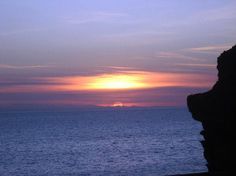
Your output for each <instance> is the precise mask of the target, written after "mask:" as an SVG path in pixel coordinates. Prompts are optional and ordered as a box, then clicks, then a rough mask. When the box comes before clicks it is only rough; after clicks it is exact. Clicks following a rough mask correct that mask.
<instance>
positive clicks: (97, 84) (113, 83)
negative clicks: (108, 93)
mask: <svg viewBox="0 0 236 176" xmlns="http://www.w3.org/2000/svg"><path fill="white" fill-rule="evenodd" d="M145 86H146V84H145V83H144V82H142V79H141V78H139V77H137V76H134V75H104V76H100V77H97V79H95V80H93V81H92V82H91V83H89V84H88V88H90V89H137V88H143V87H145Z"/></svg>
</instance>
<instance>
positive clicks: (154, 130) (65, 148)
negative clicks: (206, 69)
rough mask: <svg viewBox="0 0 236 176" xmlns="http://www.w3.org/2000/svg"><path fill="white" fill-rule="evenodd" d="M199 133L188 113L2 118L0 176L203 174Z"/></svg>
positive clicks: (120, 111)
mask: <svg viewBox="0 0 236 176" xmlns="http://www.w3.org/2000/svg"><path fill="white" fill-rule="evenodd" d="M201 128H202V127H201V125H200V123H198V122H196V121H194V120H193V119H192V118H191V114H190V113H189V112H188V111H187V109H185V108H100V109H99V108H88V109H79V110H69V111H58V110H50V111H15V112H12V111H8V112H0V175H1V176H13V175H14V176H28V175H29V176H44V175H45V176H64V175H65V176H67V175H68V176H76V175H83V176H85V175H105V176H106V175H124V176H125V175H135V176H139V175H140V176H144V175H155V176H161V175H171V174H184V173H193V172H203V171H206V167H205V164H206V162H205V160H204V157H203V149H202V147H201V145H200V142H199V141H200V140H201V136H200V135H199V132H200V131H201Z"/></svg>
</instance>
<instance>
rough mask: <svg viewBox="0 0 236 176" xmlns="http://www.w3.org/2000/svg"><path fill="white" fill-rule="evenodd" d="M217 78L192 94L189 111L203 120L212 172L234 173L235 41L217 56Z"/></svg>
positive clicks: (207, 155) (197, 118)
mask: <svg viewBox="0 0 236 176" xmlns="http://www.w3.org/2000/svg"><path fill="white" fill-rule="evenodd" d="M217 62H218V65H217V69H218V81H217V82H216V83H215V85H214V86H213V88H212V89H211V90H209V91H208V92H205V93H199V94H195V95H189V96H188V98H187V103H188V108H189V111H190V112H191V113H192V116H193V118H194V119H195V120H198V121H200V122H201V123H202V126H203V131H202V132H201V134H202V135H203V137H204V141H201V143H202V145H203V148H204V156H205V158H206V160H207V162H208V163H207V167H208V170H209V172H223V173H232V172H233V170H234V167H235V166H236V164H235V163H236V161H235V160H236V158H235V153H236V152H235V151H236V146H235V144H234V143H235V142H236V135H235V131H236V124H235V121H236V120H235V119H236V45H235V46H234V47H232V48H231V49H230V50H228V51H224V52H223V53H222V54H221V55H220V56H219V57H218V60H217Z"/></svg>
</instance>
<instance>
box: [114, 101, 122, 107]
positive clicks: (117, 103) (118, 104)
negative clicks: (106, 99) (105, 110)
mask: <svg viewBox="0 0 236 176" xmlns="http://www.w3.org/2000/svg"><path fill="white" fill-rule="evenodd" d="M123 106H124V104H123V103H121V102H115V103H113V105H112V107H123Z"/></svg>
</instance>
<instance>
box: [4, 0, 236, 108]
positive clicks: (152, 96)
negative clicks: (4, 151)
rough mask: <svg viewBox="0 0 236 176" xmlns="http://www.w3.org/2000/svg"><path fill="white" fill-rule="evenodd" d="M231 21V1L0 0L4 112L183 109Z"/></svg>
mask: <svg viewBox="0 0 236 176" xmlns="http://www.w3.org/2000/svg"><path fill="white" fill-rule="evenodd" d="M235 21H236V1H235V0H224V1H222V0H204V1H203V0H178V1H177V0H160V1H159V0H1V1H0V108H6V107H20V106H29V107H30V106H51V105H53V106H91V105H92V106H94V105H95V106H185V104H186V96H187V95H188V94H190V93H196V92H199V91H205V90H208V89H209V88H210V87H211V86H212V85H213V83H214V82H215V81H216V79H217V70H216V59H217V57H218V56H219V54H220V53H221V52H223V51H224V50H227V49H229V48H231V47H232V46H233V45H234V44H235V43H236V23H235Z"/></svg>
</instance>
